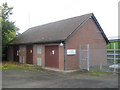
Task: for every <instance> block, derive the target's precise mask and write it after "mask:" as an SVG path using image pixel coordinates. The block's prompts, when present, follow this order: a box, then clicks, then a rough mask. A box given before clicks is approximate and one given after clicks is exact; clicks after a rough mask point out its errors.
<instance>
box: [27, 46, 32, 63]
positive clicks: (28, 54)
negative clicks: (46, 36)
mask: <svg viewBox="0 0 120 90" xmlns="http://www.w3.org/2000/svg"><path fill="white" fill-rule="evenodd" d="M26 60H27V61H26V63H27V64H33V45H27V47H26Z"/></svg>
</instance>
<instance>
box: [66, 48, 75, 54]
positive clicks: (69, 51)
mask: <svg viewBox="0 0 120 90" xmlns="http://www.w3.org/2000/svg"><path fill="white" fill-rule="evenodd" d="M75 54H76V50H75V49H68V50H67V55H75Z"/></svg>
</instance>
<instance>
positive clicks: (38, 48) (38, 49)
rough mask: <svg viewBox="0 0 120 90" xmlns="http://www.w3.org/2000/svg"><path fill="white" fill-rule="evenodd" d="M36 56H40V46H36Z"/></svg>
mask: <svg viewBox="0 0 120 90" xmlns="http://www.w3.org/2000/svg"><path fill="white" fill-rule="evenodd" d="M37 54H41V46H37Z"/></svg>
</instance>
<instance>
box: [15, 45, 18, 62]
mask: <svg viewBox="0 0 120 90" xmlns="http://www.w3.org/2000/svg"><path fill="white" fill-rule="evenodd" d="M14 61H16V62H19V46H14Z"/></svg>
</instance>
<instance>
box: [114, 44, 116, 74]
mask: <svg viewBox="0 0 120 90" xmlns="http://www.w3.org/2000/svg"><path fill="white" fill-rule="evenodd" d="M115 49H116V46H115V43H114V72H116V68H115V65H116V55H115V54H116V51H115Z"/></svg>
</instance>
